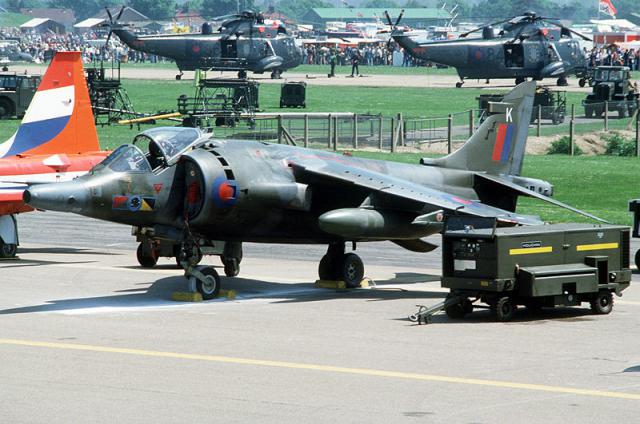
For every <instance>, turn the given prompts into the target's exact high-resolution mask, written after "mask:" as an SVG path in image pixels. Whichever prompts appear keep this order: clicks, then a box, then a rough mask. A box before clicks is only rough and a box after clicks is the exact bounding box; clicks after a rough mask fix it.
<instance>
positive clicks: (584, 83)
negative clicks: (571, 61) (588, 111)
mask: <svg viewBox="0 0 640 424" xmlns="http://www.w3.org/2000/svg"><path fill="white" fill-rule="evenodd" d="M586 84H587V81H586V80H585V79H584V78H580V79H579V80H578V85H579V86H580V88H582V87H584V86H585V85H586Z"/></svg>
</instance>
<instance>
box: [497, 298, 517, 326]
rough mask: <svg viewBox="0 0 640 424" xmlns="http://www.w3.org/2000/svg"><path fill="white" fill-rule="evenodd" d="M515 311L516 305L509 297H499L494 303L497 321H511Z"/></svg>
mask: <svg viewBox="0 0 640 424" xmlns="http://www.w3.org/2000/svg"><path fill="white" fill-rule="evenodd" d="M515 312H516V305H514V304H513V302H512V301H511V299H510V298H509V297H506V296H505V297H501V298H500V300H498V303H496V317H497V318H498V321H501V322H507V321H511V319H512V318H513V315H514V314H515Z"/></svg>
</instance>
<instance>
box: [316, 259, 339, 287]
mask: <svg viewBox="0 0 640 424" xmlns="http://www.w3.org/2000/svg"><path fill="white" fill-rule="evenodd" d="M331 259H332V258H331V256H329V255H324V256H323V257H322V259H320V264H319V265H318V278H319V279H320V280H324V281H332V280H336V279H337V277H338V276H337V275H336V272H335V268H334V266H333V261H332V260H331Z"/></svg>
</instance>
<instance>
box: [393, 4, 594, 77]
mask: <svg viewBox="0 0 640 424" xmlns="http://www.w3.org/2000/svg"><path fill="white" fill-rule="evenodd" d="M386 17H387V21H388V22H389V25H390V26H391V27H392V28H393V30H392V32H391V37H392V38H393V39H394V40H395V41H396V42H397V43H398V44H399V45H400V46H401V47H403V48H404V49H405V51H406V52H408V53H409V54H410V55H411V56H413V57H416V58H418V59H422V60H427V61H431V62H436V63H441V64H443V65H448V66H452V67H454V68H456V70H457V72H458V75H459V76H460V81H459V82H458V83H456V87H458V88H460V87H462V85H463V84H464V79H465V78H472V79H486V80H489V79H496V78H498V79H500V78H515V82H516V84H520V83H521V82H524V81H525V79H526V78H533V79H535V80H542V79H543V78H557V84H558V85H559V86H564V85H567V76H568V75H573V74H579V75H581V79H580V85H581V86H584V84H585V82H586V80H585V79H584V76H583V75H584V73H585V72H586V67H587V60H586V58H585V56H584V54H583V52H582V49H581V47H580V43H579V42H578V38H581V39H583V40H587V41H591V39H590V38H588V37H586V36H584V35H582V34H580V33H578V32H576V31H574V30H572V29H570V28H567V27H566V26H564V25H562V24H560V23H559V22H556V20H555V19H550V18H544V17H541V16H537V15H536V14H535V13H533V12H527V13H525V14H524V15H522V16H514V17H512V18H509V19H505V20H502V21H498V22H494V23H491V24H488V25H484V26H481V27H479V28H476V29H474V30H472V31H469V32H466V33H464V34H461V35H460V38H458V39H456V40H444V41H428V40H420V39H418V38H413V37H412V36H411V32H405V31H404V30H402V29H400V28H398V23H399V22H400V20H401V19H402V13H401V14H400V16H398V19H397V20H396V22H395V24H393V23H392V22H391V18H390V17H389V14H386ZM500 24H504V26H503V28H502V30H497V29H496V28H494V25H500ZM478 31H482V37H481V38H467V36H468V35H471V34H473V33H475V32H478Z"/></svg>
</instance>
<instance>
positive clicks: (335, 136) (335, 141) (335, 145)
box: [333, 116, 339, 151]
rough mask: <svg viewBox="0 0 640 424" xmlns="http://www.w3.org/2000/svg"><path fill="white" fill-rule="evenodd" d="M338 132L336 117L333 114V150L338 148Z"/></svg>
mask: <svg viewBox="0 0 640 424" xmlns="http://www.w3.org/2000/svg"><path fill="white" fill-rule="evenodd" d="M338 134H339V128H338V117H337V116H334V117H333V150H334V151H336V150H338Z"/></svg>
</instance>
